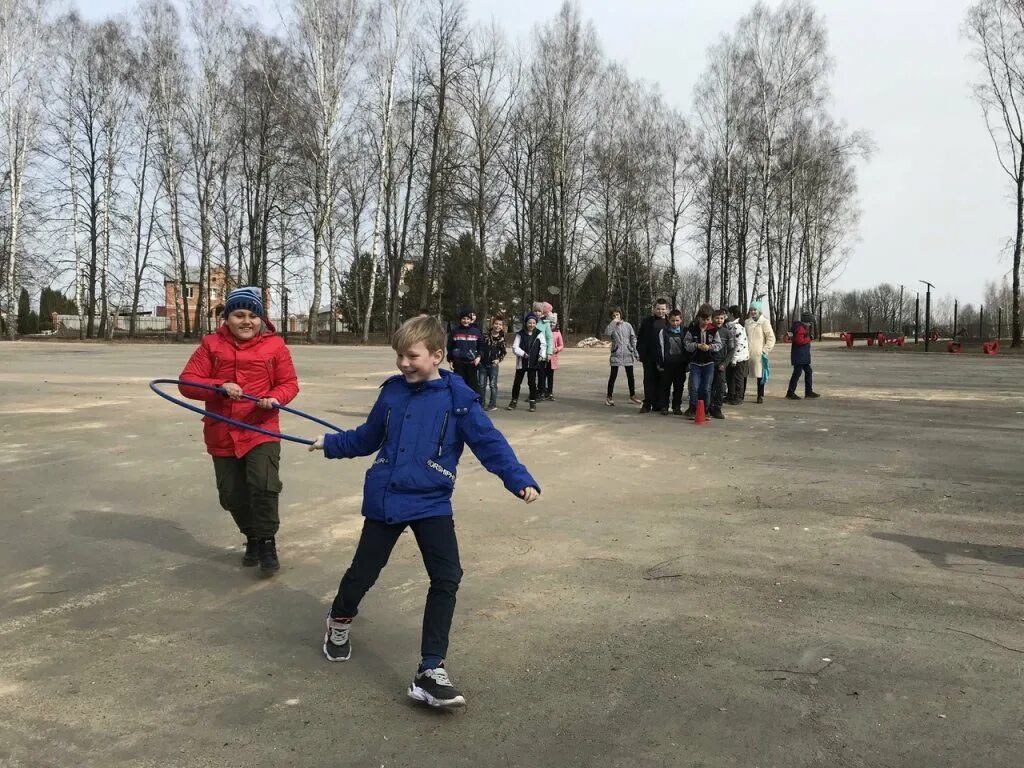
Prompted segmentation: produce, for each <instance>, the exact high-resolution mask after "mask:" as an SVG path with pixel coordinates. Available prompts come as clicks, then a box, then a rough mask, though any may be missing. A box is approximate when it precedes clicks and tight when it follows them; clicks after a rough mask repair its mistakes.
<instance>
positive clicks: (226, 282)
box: [157, 267, 270, 333]
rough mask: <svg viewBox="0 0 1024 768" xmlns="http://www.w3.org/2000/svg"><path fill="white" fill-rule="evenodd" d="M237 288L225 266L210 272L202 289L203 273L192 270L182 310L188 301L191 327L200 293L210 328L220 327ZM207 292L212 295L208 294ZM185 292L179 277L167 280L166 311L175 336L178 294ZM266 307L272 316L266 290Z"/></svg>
mask: <svg viewBox="0 0 1024 768" xmlns="http://www.w3.org/2000/svg"><path fill="white" fill-rule="evenodd" d="M235 287H236V281H235V280H233V279H232V278H231V276H229V275H228V274H227V273H226V272H225V271H224V267H213V268H212V269H211V270H210V275H209V279H208V280H207V285H204V286H202V287H200V285H199V270H198V269H196V268H193V267H189V269H188V282H187V283H186V285H185V288H186V292H185V296H184V298H183V300H182V303H181V306H182V311H184V309H185V301H186V300H187V302H188V313H189V317H190V318H191V320H190V327H191V324H192V323H194V322H195V313H196V303H197V301H198V300H199V297H200V295H201V294H200V290H202V291H203V293H202V295H203V297H204V298H203V307H204V310H205V314H206V316H207V317H208V318H209V319H210V327H211V328H216V327H217V324H218V318H219V317H220V316H221V313H223V312H224V301H225V300H226V299H227V295H228V293H230V292H231V290H232V289H234V288H235ZM207 290H208V291H209V293H207ZM180 291H181V283H180V282H179V281H178V280H177V278H176V277H166V278H164V308H163V309H164V311H165V312H166V313H167V317H168V318H169V319H170V321H171V322H170V331H171V332H172V333H174V332H176V331H177V330H178V318H177V313H176V312H175V305H176V303H177V301H178V294H179V292H180ZM263 307H264V311H265V312H266V313H267V316H268V317H269V316H270V315H269V313H270V295H269V294H268V293H267V292H266V291H264V295H263ZM161 309H162V308H161V307H157V316H160V314H161Z"/></svg>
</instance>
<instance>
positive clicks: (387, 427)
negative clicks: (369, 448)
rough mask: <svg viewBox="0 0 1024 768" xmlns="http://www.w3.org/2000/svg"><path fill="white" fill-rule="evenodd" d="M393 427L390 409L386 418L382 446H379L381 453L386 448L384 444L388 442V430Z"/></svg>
mask: <svg viewBox="0 0 1024 768" xmlns="http://www.w3.org/2000/svg"><path fill="white" fill-rule="evenodd" d="M390 427H391V409H390V408H388V415H387V416H385V417H384V437H382V438H381V441H380V445H378V446H377V450H378V451H379V450H380V449H381V448H383V447H384V443H386V442H387V441H388V429H389V428H390Z"/></svg>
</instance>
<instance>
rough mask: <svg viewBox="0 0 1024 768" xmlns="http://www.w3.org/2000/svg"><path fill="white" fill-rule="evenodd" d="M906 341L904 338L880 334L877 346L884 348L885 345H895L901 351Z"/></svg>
mask: <svg viewBox="0 0 1024 768" xmlns="http://www.w3.org/2000/svg"><path fill="white" fill-rule="evenodd" d="M906 341H907V337H906V336H887V335H886V334H885V333H881V332H879V334H878V346H880V347H884V346H885V345H886V344H895V345H896V346H897V347H900V348H901V349H902V348H903V345H904V344H905V343H906Z"/></svg>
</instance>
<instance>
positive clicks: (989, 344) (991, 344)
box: [981, 339, 999, 355]
mask: <svg viewBox="0 0 1024 768" xmlns="http://www.w3.org/2000/svg"><path fill="white" fill-rule="evenodd" d="M981 349H982V351H983V352H984V353H985V354H986V355H998V354H999V339H996V340H995V341H986V342H985V343H984V344H982V345H981Z"/></svg>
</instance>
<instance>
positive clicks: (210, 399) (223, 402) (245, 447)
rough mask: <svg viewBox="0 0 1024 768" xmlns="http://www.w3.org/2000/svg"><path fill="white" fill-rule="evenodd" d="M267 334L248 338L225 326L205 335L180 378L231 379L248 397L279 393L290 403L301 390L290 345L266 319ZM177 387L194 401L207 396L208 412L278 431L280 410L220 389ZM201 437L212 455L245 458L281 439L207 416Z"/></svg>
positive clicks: (221, 381) (216, 383) (207, 381)
mask: <svg viewBox="0 0 1024 768" xmlns="http://www.w3.org/2000/svg"><path fill="white" fill-rule="evenodd" d="M263 327H264V332H263V333H262V334H260V335H259V336H256V337H254V338H252V339H249V340H248V341H239V340H238V339H236V338H235V337H234V336H233V335H232V334H231V331H229V330H228V328H227V326H226V325H222V326H221V327H220V328H218V329H217V332H216V333H211V334H208V335H206V336H204V337H203V340H202V341H201V342H200V343H199V347H198V348H197V349H196V351H195V352H193V353H192V357H191V358H189V361H188V364H187V365H186V366H185V367H184V368H183V369H182V371H181V375H180V376H179V377H178V378H179V379H182V380H183V381H194V382H196V383H197V384H208V385H210V386H214V387H219V386H220V385H221V384H225V383H227V382H231V381H233V382H234V383H235V384H237V385H238V386H240V387H241V388H242V391H243V392H244V393H245V394H247V395H253V396H255V397H275V398H277V401H278V402H279V403H280V404H281V405H287V404H288V403H289V402H291V401H292V400H293V399H295V396H296V395H297V394H299V380H298V378H297V377H296V375H295V366H294V365H292V356H291V353H290V352H289V351H288V346H287V345H286V344H285V343H284V341H283V340H282V339H281V337H280V336H277V335H276V334H275V333H274V326H273V325H272V324H271V323H270V322H268V321H264V323H263ZM178 391H179V392H181V394H182V395H183V396H185V397H188V398H191V399H193V400H203V401H205V403H206V410H208V411H210V412H212V413H218V414H221V415H223V416H228V417H229V418H232V419H236V420H238V421H244V422H246V423H247V424H253V425H255V426H258V427H261V428H262V429H267V430H270V431H271V432H280V431H281V427H280V420H279V418H278V412H277V409H276V408H270V409H266V408H260V407H259V406H257V405H256V403H254V402H253V401H252V400H232V399H231V398H229V397H228V396H227V395H222V394H220V393H219V392H210V391H209V390H205V389H198V388H196V387H188V386H183V385H178ZM203 424H204V426H203V437H204V438H205V440H206V450H207V452H208V453H209V454H210V455H211V456H234V457H235V458H241V457H242V456H245V454H247V453H248V452H249V451H251V450H252V449H253V448H255V447H256V446H257V445H259V444H260V443H267V442H271V441H274V442H279V440H278V438H276V437H268V436H267V435H261V434H260V433H258V432H250V431H249V430H247V429H240V428H239V427H236V426H234V425H232V424H226V423H224V422H223V421H217V420H216V419H211V418H210V417H209V416H204V417H203Z"/></svg>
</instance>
